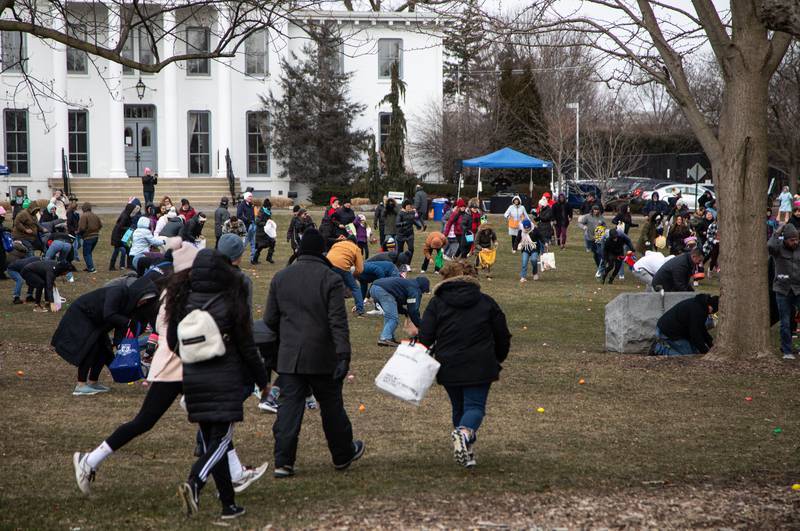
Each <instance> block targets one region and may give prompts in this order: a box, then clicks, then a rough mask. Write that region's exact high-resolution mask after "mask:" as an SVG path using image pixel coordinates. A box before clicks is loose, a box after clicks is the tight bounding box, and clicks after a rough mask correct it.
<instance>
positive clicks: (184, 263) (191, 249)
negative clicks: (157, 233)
mask: <svg viewBox="0 0 800 531" xmlns="http://www.w3.org/2000/svg"><path fill="white" fill-rule="evenodd" d="M199 251H200V250H199V249H198V248H197V247H195V246H194V245H191V244H189V243H186V244H182V245H181V247H180V249H175V250H173V251H172V267H173V271H174V272H175V273H180V272H181V271H184V270H186V269H189V268H190V267H192V264H193V263H194V258H195V256H197V253H198V252H199Z"/></svg>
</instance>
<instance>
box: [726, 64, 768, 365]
mask: <svg viewBox="0 0 800 531" xmlns="http://www.w3.org/2000/svg"><path fill="white" fill-rule="evenodd" d="M744 61H745V62H746V61H747V59H745V60H744ZM737 70H739V71H738V72H736V73H735V74H734V75H732V76H731V79H730V80H729V82H728V84H727V87H726V90H725V95H724V100H723V108H722V115H721V119H720V128H719V140H720V144H721V145H722V152H721V153H720V154H719V156H718V157H716V158H717V159H718V160H712V164H713V166H714V174H715V175H716V178H717V182H718V186H717V191H718V194H719V197H718V203H719V207H720V210H719V213H720V220H719V221H720V268H721V277H720V278H721V283H720V310H721V314H720V326H719V329H718V333H717V336H716V345H715V347H714V350H713V351H712V353H711V357H712V358H715V357H716V358H717V359H720V358H753V357H761V356H765V355H768V354H769V352H770V350H771V349H770V328H769V302H768V287H767V258H766V231H765V230H764V206H765V205H764V203H765V198H766V195H767V185H768V180H767V147H768V144H767V126H766V120H764V115H765V113H766V110H767V87H768V79H765V77H766V76H764V74H763V73H761V72H759V71H758V70H757V69H752V70H751V69H749V68H747V67H746V66H745V67H744V68H740V69H737Z"/></svg>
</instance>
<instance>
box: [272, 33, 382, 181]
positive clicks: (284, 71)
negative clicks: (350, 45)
mask: <svg viewBox="0 0 800 531" xmlns="http://www.w3.org/2000/svg"><path fill="white" fill-rule="evenodd" d="M317 43H318V46H316V47H315V46H312V45H310V44H309V45H307V46H305V47H304V48H303V52H302V56H303V57H302V59H300V58H298V57H297V55H296V54H292V56H291V59H290V60H287V59H286V58H284V59H281V76H280V79H279V81H278V82H279V85H280V87H281V95H280V97H276V96H275V95H274V94H272V93H271V92H270V95H269V97H267V98H265V97H262V102H263V103H264V105H265V107H266V108H267V110H268V111H269V112H270V133H271V140H272V149H273V150H274V153H275V156H276V158H277V159H278V160H280V162H281V165H282V170H281V173H280V176H281V177H291V178H292V179H294V180H297V181H299V182H305V183H308V184H310V185H312V187H314V186H319V185H346V184H349V183H350V182H351V181H352V180H353V178H354V177H355V176H356V175H357V173H358V169H357V164H358V162H359V161H360V153H361V151H362V150H363V146H364V143H365V140H366V138H367V133H366V131H362V130H357V129H354V128H353V121H354V120H355V118H356V117H357V116H359V115H360V114H361V113H363V112H364V109H365V108H366V107H365V106H364V105H361V104H358V103H353V102H352V101H350V99H349V98H348V94H347V90H348V83H349V80H350V74H343V73H341V72H340V71H339V66H338V63H337V61H336V60H335V56H334V54H336V53H337V51H336V48H335V47H334V46H332V45H331V41H329V40H327V39H323V38H319V39H317Z"/></svg>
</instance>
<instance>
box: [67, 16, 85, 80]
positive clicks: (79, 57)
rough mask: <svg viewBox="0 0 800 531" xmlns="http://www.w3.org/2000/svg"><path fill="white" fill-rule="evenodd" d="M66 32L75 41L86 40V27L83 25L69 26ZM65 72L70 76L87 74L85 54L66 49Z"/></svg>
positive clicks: (80, 51)
mask: <svg viewBox="0 0 800 531" xmlns="http://www.w3.org/2000/svg"><path fill="white" fill-rule="evenodd" d="M67 31H68V32H69V35H70V36H72V37H75V38H76V39H80V40H84V41H85V40H86V26H84V25H83V24H70V25H69V27H68V28H67ZM67 72H68V73H70V74H88V73H89V57H88V55H87V54H86V52H84V51H83V50H77V49H75V48H72V47H68V48H67Z"/></svg>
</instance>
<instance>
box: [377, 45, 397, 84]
mask: <svg viewBox="0 0 800 531" xmlns="http://www.w3.org/2000/svg"><path fill="white" fill-rule="evenodd" d="M395 62H396V63H397V66H398V72H399V74H400V77H403V39H378V77H379V78H389V77H392V64H393V63H395Z"/></svg>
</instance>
